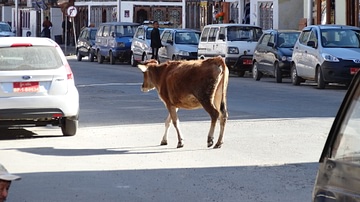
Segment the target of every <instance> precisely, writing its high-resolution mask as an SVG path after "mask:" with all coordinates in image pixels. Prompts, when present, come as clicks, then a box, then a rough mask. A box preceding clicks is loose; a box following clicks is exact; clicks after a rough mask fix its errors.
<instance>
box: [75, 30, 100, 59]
mask: <svg viewBox="0 0 360 202" xmlns="http://www.w3.org/2000/svg"><path fill="white" fill-rule="evenodd" d="M96 32H97V28H95V27H85V28H83V29H82V30H81V32H80V35H79V38H78V40H77V44H76V57H77V60H78V61H81V60H82V58H83V57H88V59H89V61H90V62H93V61H94V58H95V57H96V56H95V50H94V49H93V46H94V45H95V36H96Z"/></svg>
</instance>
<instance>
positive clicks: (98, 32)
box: [96, 27, 104, 36]
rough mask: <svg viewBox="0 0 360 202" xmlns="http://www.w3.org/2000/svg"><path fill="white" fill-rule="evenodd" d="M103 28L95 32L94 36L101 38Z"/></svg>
mask: <svg viewBox="0 0 360 202" xmlns="http://www.w3.org/2000/svg"><path fill="white" fill-rule="evenodd" d="M103 31H104V27H100V28H99V30H98V31H97V32H96V36H103Z"/></svg>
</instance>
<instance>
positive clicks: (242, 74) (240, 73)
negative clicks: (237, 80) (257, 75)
mask: <svg viewBox="0 0 360 202" xmlns="http://www.w3.org/2000/svg"><path fill="white" fill-rule="evenodd" d="M237 75H238V77H244V75H245V71H238V73H237Z"/></svg>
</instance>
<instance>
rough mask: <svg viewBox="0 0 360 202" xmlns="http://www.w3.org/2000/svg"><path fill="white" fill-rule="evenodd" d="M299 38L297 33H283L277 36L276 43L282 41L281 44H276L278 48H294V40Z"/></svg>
mask: <svg viewBox="0 0 360 202" xmlns="http://www.w3.org/2000/svg"><path fill="white" fill-rule="evenodd" d="M298 37H299V33H298V32H283V33H279V35H278V42H280V41H282V43H281V44H278V46H279V47H280V48H292V47H294V45H295V43H296V40H297V39H298Z"/></svg>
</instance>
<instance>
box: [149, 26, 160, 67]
mask: <svg viewBox="0 0 360 202" xmlns="http://www.w3.org/2000/svg"><path fill="white" fill-rule="evenodd" d="M150 39H151V42H150V47H151V52H152V56H151V59H155V60H159V57H158V56H159V55H158V54H159V48H161V46H162V45H161V39H160V31H159V22H158V21H154V23H153V29H152V31H151V38H150Z"/></svg>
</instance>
